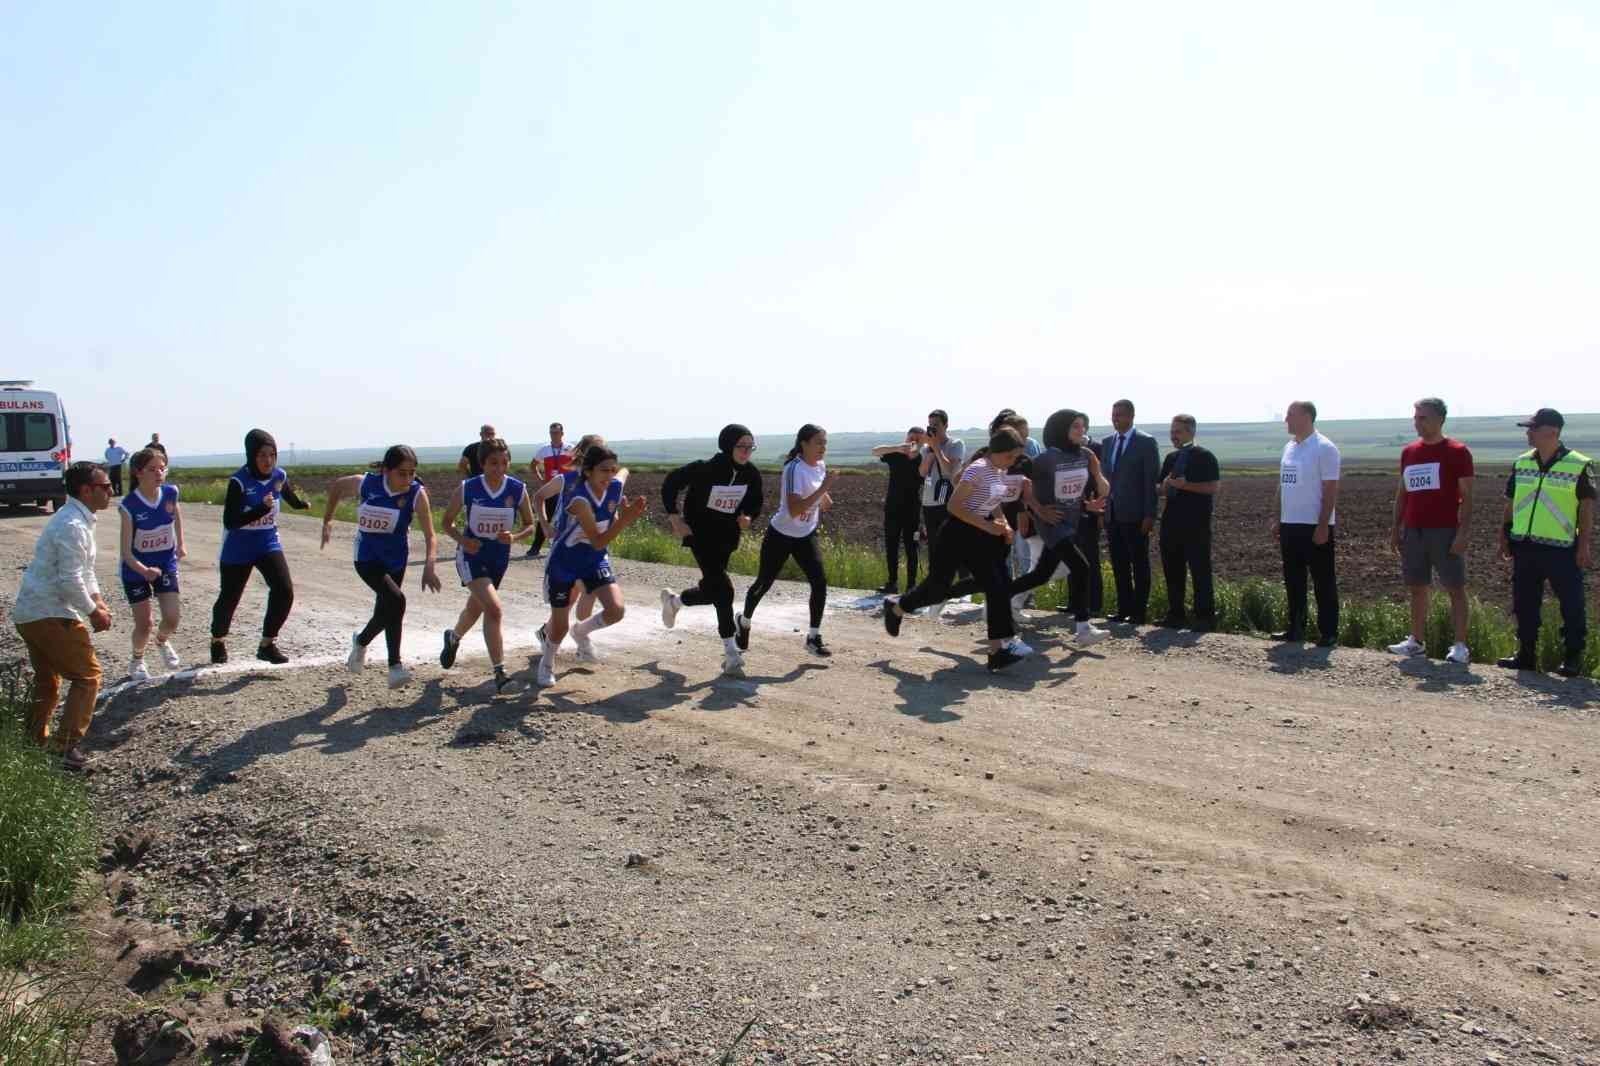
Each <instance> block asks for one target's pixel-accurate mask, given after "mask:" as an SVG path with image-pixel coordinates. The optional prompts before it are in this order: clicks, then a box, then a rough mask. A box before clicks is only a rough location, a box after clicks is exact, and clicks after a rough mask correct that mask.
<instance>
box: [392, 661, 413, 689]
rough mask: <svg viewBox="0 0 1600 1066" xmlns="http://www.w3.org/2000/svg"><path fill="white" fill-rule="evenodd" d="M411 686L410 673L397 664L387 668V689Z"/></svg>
mask: <svg viewBox="0 0 1600 1066" xmlns="http://www.w3.org/2000/svg"><path fill="white" fill-rule="evenodd" d="M409 684H411V671H410V670H407V669H406V668H405V667H403V666H401V665H399V664H398V663H397V664H395V665H394V666H391V667H389V687H390V688H404V687H405V686H407V685H409Z"/></svg>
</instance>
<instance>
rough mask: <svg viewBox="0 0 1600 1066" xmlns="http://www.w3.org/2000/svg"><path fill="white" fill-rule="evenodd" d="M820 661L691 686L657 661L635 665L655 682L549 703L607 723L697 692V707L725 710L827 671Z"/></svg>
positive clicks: (556, 696)
mask: <svg viewBox="0 0 1600 1066" xmlns="http://www.w3.org/2000/svg"><path fill="white" fill-rule="evenodd" d="M826 669H827V667H826V666H823V665H822V664H821V663H799V664H797V665H796V666H795V667H794V669H792V670H790V671H789V672H788V673H786V674H781V675H776V676H774V675H763V674H752V675H749V676H746V677H742V678H740V677H720V676H719V677H713V678H710V679H708V680H705V681H700V682H696V683H695V684H693V685H690V684H686V683H685V682H687V680H688V678H687V677H685V676H684V675H683V674H680V673H678V672H677V671H676V670H668V669H667V668H665V667H663V666H662V665H661V663H660V662H659V661H656V662H648V663H645V664H643V665H641V666H636V667H634V670H636V671H640V672H643V673H646V674H650V675H651V676H653V677H655V679H656V680H655V682H654V683H652V684H649V685H643V686H641V687H639V688H634V689H628V690H626V691H623V692H617V693H614V694H612V695H610V696H604V697H602V698H600V699H598V700H596V701H594V702H592V703H584V702H580V701H578V700H575V699H572V698H571V697H569V696H563V695H561V694H560V693H557V692H552V693H550V694H549V699H550V705H551V706H552V707H553V708H554V709H555V710H557V711H560V712H562V713H582V714H596V715H599V716H600V717H602V718H604V719H605V720H606V721H608V722H616V723H620V724H632V723H635V722H642V721H644V720H645V719H646V718H648V717H650V715H651V714H652V713H654V712H656V711H667V710H672V709H674V708H678V707H682V706H683V705H684V704H685V703H688V702H690V701H692V700H693V699H694V697H695V695H696V694H697V693H704V695H703V696H701V698H700V699H699V702H698V703H697V704H696V706H697V707H698V708H699V709H700V710H702V711H727V710H732V709H733V708H735V707H750V706H753V703H752V701H753V700H754V699H755V697H756V696H757V695H758V694H759V693H760V691H761V686H763V685H785V684H789V683H790V682H793V681H798V680H800V678H802V677H804V676H805V675H806V674H808V673H811V672H812V671H813V670H826Z"/></svg>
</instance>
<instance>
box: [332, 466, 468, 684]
mask: <svg viewBox="0 0 1600 1066" xmlns="http://www.w3.org/2000/svg"><path fill="white" fill-rule="evenodd" d="M345 496H355V497H356V499H357V501H359V502H358V503H357V506H356V548H355V564H356V574H357V576H359V577H360V578H361V580H362V581H365V582H366V583H367V586H368V587H369V588H371V589H372V591H373V592H374V593H375V594H376V595H377V600H376V601H375V602H374V604H373V606H372V618H371V619H370V620H369V621H368V622H367V624H366V627H365V628H364V629H362V630H361V632H359V633H356V634H354V635H353V636H352V637H351V638H350V656H349V658H347V659H345V665H346V666H347V667H349V669H350V672H351V673H352V674H356V673H360V672H361V668H362V667H363V666H365V665H366V664H367V645H369V644H371V643H372V641H373V640H374V639H375V638H376V637H377V635H378V634H379V633H382V634H383V639H384V643H385V644H386V645H387V646H388V651H389V687H390V688H399V687H400V686H402V685H404V684H406V682H408V681H410V680H411V671H409V670H407V669H406V668H405V667H404V666H402V665H401V663H400V636H401V631H402V627H403V624H404V622H405V617H406V594H405V592H403V591H402V590H403V589H404V588H405V583H406V562H407V560H408V559H409V557H410V552H411V546H410V544H409V543H408V541H407V539H406V533H407V531H408V530H409V529H410V528H411V517H412V515H416V516H417V517H418V518H419V519H420V520H421V522H422V541H423V544H424V545H425V550H426V552H427V554H426V556H424V560H423V563H422V587H423V588H424V589H427V590H428V591H429V592H438V591H439V588H440V585H439V577H438V575H437V574H436V573H435V572H434V553H435V550H436V548H437V542H436V541H435V539H434V535H433V511H432V509H431V508H430V507H429V506H428V490H427V489H426V488H424V487H423V485H422V482H420V481H418V480H417V453H416V452H414V451H412V450H411V449H410V448H409V447H407V446H406V445H404V444H395V445H392V446H391V447H390V448H389V450H388V451H386V452H384V453H383V459H382V460H381V461H379V462H376V463H373V464H372V468H371V470H370V471H369V472H368V473H365V474H351V475H350V476H349V477H342V478H340V479H338V480H337V481H335V482H334V483H333V484H332V485H330V486H329V487H328V505H327V507H325V508H324V509H323V512H322V547H324V548H326V547H327V546H328V541H329V540H330V539H331V538H332V537H333V515H334V511H335V510H336V509H337V508H338V506H339V501H340V500H341V499H343V498H344V497H345Z"/></svg>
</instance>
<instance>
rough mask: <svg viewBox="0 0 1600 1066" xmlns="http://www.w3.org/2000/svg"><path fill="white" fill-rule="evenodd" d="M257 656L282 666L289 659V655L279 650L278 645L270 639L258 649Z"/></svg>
mask: <svg viewBox="0 0 1600 1066" xmlns="http://www.w3.org/2000/svg"><path fill="white" fill-rule="evenodd" d="M256 658H257V659H260V660H261V661H262V662H264V663H271V664H272V665H273V666H282V665H283V664H284V663H286V662H288V661H289V657H288V656H287V655H285V654H283V652H281V651H279V650H278V645H277V644H276V643H275V642H274V641H270V640H269V641H267V643H265V644H263V645H261V647H259V648H257V649H256Z"/></svg>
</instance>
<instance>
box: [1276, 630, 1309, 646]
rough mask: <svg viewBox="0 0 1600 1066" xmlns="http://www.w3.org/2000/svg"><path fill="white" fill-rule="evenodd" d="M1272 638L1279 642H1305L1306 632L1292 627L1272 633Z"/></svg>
mask: <svg viewBox="0 0 1600 1066" xmlns="http://www.w3.org/2000/svg"><path fill="white" fill-rule="evenodd" d="M1272 639H1273V640H1275V641H1277V642H1278V643H1279V644H1304V643H1305V639H1306V638H1305V635H1304V634H1301V633H1297V632H1295V631H1294V630H1292V629H1286V630H1284V631H1283V632H1282V633H1274V634H1272Z"/></svg>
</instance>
